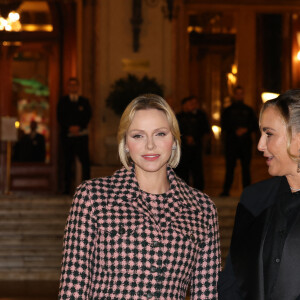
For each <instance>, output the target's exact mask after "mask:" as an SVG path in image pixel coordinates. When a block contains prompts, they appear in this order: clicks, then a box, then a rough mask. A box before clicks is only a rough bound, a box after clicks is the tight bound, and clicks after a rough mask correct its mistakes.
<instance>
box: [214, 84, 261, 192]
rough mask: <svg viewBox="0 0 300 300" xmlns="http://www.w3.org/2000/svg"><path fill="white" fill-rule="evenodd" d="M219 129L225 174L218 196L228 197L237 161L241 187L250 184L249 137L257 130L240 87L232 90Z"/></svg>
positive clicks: (253, 116) (250, 142) (250, 146)
mask: <svg viewBox="0 0 300 300" xmlns="http://www.w3.org/2000/svg"><path fill="white" fill-rule="evenodd" d="M221 128H222V135H223V136H224V143H225V145H224V146H225V160H226V174H225V181H224V185H223V192H222V193H221V194H220V196H223V197H226V196H229V192H230V188H231V185H232V183H233V177H234V169H235V166H236V162H237V160H238V159H240V161H241V167H242V178H243V187H246V186H248V185H250V183H251V175H250V163H251V156H252V136H251V135H252V133H253V132H254V131H256V130H257V129H258V122H257V117H256V114H255V112H254V111H253V109H252V108H251V107H250V106H248V105H246V104H245V103H244V89H243V88H242V87H241V86H237V87H235V88H234V91H233V98H232V104H231V105H230V106H228V107H227V108H225V109H224V111H223V113H222V115H221Z"/></svg>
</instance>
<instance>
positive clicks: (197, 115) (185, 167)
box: [175, 96, 210, 191]
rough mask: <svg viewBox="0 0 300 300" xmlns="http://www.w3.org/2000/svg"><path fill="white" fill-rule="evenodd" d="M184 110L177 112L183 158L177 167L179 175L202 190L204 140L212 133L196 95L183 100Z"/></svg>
mask: <svg viewBox="0 0 300 300" xmlns="http://www.w3.org/2000/svg"><path fill="white" fill-rule="evenodd" d="M181 105H182V111H181V112H180V113H179V114H177V120H178V123H179V127H180V133H181V148H182V154H181V160H180V163H179V165H178V167H177V168H176V170H175V171H176V173H177V174H178V176H179V177H181V178H182V179H183V180H185V181H186V183H188V184H189V185H191V186H193V187H194V188H197V189H199V190H201V191H203V189H204V174H203V158H202V156H203V142H204V137H205V135H207V134H209V133H210V124H209V122H208V119H207V116H206V113H205V112H204V111H202V110H201V109H200V108H199V103H198V99H197V98H196V97H195V96H190V97H187V98H184V99H183V100H182V101H181Z"/></svg>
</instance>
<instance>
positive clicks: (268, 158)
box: [266, 156, 273, 165]
mask: <svg viewBox="0 0 300 300" xmlns="http://www.w3.org/2000/svg"><path fill="white" fill-rule="evenodd" d="M266 158H267V160H266V163H267V165H270V163H271V161H272V159H273V156H266Z"/></svg>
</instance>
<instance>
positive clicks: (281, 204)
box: [218, 90, 300, 300]
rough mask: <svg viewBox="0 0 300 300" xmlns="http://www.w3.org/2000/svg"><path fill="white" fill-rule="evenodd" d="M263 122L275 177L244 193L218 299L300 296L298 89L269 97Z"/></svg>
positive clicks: (263, 147) (263, 145) (261, 146)
mask: <svg viewBox="0 0 300 300" xmlns="http://www.w3.org/2000/svg"><path fill="white" fill-rule="evenodd" d="M259 123H260V124H259V125H260V131H261V138H260V140H259V143H258V150H259V151H261V152H263V155H264V157H265V158H266V163H267V165H268V171H269V174H270V175H272V176H274V177H273V178H271V179H268V180H265V181H262V182H259V183H256V184H254V185H252V186H249V187H247V188H246V189H245V190H244V192H243V194H242V196H241V200H240V203H239V205H238V207H237V212H236V217H235V224H234V229H233V234H232V241H231V246H230V253H229V255H228V257H227V262H226V267H225V269H224V271H222V272H221V275H220V280H219V288H218V289H219V299H220V300H222V299H230V300H234V299H247V300H269V299H272V300H295V299H297V300H298V299H300V90H289V91H287V92H285V93H284V94H282V95H280V96H279V97H277V98H276V99H273V100H270V101H267V102H266V103H265V104H264V105H263V107H262V109H261V113H260V120H259Z"/></svg>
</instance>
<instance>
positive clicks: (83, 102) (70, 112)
mask: <svg viewBox="0 0 300 300" xmlns="http://www.w3.org/2000/svg"><path fill="white" fill-rule="evenodd" d="M91 117H92V111H91V107H90V104H89V101H88V99H87V98H84V97H82V96H79V98H78V100H77V101H76V102H72V101H71V100H70V97H69V96H68V95H67V96H63V97H62V98H61V99H60V100H59V102H58V105H57V120H58V123H59V125H60V127H61V134H62V136H63V137H65V136H67V134H68V129H69V127H70V126H73V125H76V126H79V127H80V130H84V129H87V126H88V123H89V121H90V119H91Z"/></svg>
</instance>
